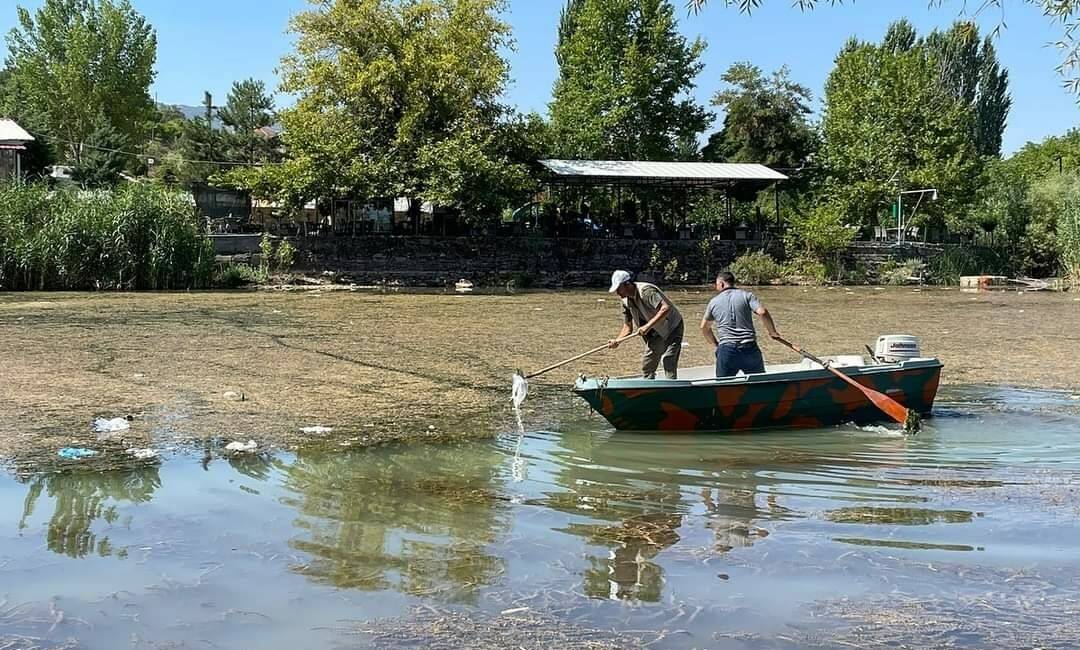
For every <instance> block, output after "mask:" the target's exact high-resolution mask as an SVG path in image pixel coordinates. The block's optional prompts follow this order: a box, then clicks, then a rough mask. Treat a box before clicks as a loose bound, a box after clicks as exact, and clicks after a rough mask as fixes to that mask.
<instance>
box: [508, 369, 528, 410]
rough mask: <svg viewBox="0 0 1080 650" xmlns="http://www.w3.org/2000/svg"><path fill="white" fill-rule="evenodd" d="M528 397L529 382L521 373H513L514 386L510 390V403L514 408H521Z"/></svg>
mask: <svg viewBox="0 0 1080 650" xmlns="http://www.w3.org/2000/svg"><path fill="white" fill-rule="evenodd" d="M528 396H529V381H528V380H527V379H525V377H523V376H522V375H521V373H518V372H516V373H514V385H513V387H512V388H511V389H510V401H511V402H513V403H514V408H521V405H522V404H524V403H525V398H526V397H528Z"/></svg>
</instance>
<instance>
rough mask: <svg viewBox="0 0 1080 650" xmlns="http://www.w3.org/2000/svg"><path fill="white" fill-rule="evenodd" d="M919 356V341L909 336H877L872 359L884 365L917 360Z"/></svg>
mask: <svg viewBox="0 0 1080 650" xmlns="http://www.w3.org/2000/svg"><path fill="white" fill-rule="evenodd" d="M920 356H921V354H920V352H919V339H918V337H915V336H912V335H910V334H886V335H884V336H879V337H878V340H877V344H876V345H875V346H874V357H876V358H877V360H878V361H883V362H885V363H899V362H901V361H907V360H908V359H917V358H919V357H920Z"/></svg>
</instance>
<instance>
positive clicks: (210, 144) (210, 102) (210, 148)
mask: <svg viewBox="0 0 1080 650" xmlns="http://www.w3.org/2000/svg"><path fill="white" fill-rule="evenodd" d="M203 103H204V104H205V105H206V128H207V129H209V137H208V138H207V152H208V154H207V156H206V157H207V160H211V161H212V160H213V159H214V97H213V96H212V95H211V94H210V91H208V90H207V91H204V93H203Z"/></svg>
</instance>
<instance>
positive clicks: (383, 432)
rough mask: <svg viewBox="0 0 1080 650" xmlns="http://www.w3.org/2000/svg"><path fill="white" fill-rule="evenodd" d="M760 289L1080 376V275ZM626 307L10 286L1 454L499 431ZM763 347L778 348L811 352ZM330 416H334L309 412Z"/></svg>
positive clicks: (827, 337) (769, 357) (804, 320)
mask: <svg viewBox="0 0 1080 650" xmlns="http://www.w3.org/2000/svg"><path fill="white" fill-rule="evenodd" d="M758 293H759V295H760V296H761V298H762V300H763V301H764V302H765V304H766V305H767V306H768V307H769V308H770V309H771V311H772V312H773V314H774V316H775V318H776V321H777V324H778V327H779V328H780V330H781V332H782V333H784V334H785V335H786V336H788V337H789V338H790V339H791V340H793V341H797V342H798V343H800V344H801V345H803V346H804V347H805V348H807V349H809V350H811V351H814V352H815V353H818V354H832V353H849V354H852V353H854V354H857V353H859V352H861V351H862V346H863V345H864V344H870V343H872V342H873V340H874V339H875V338H876V336H877V335H879V334H886V333H909V334H915V335H917V336H919V337H920V339H921V341H922V345H923V351H924V354H928V355H934V356H938V357H940V358H941V359H942V361H943V362H944V363H945V372H944V375H943V382H944V383H946V384H1007V385H1015V386H1023V387H1037V388H1055V389H1062V390H1068V391H1076V390H1078V389H1080V355H1076V354H1075V353H1073V351H1074V350H1075V349H1076V348H1077V346H1078V343H1080V298H1076V297H1075V294H1061V293H1012V292H1010V293H986V294H966V293H961V292H960V291H958V290H956V289H932V288H926V289H922V290H912V289H910V288H903V289H881V288H874V287H851V288H844V287H837V288H801V287H770V288H763V289H761V290H759V291H758ZM670 295H671V296H672V298H673V300H675V302H676V303H677V305H678V306H679V308H680V309H681V310H682V312H683V314H684V316H685V318H686V320H687V323H688V325H689V326H688V328H687V341H688V342H689V346H687V347H686V348H685V351H684V355H683V366H684V367H686V366H691V365H704V364H708V363H710V361H711V360H710V354H709V350H708V349H707V347H706V345H705V343H704V342H703V340H702V339H701V337H700V335H699V334H698V333H697V331H696V330H697V327H696V326H697V323H698V320H699V319H700V315H701V313H702V311H703V309H704V306H705V304H706V302H707V301H708V299H709V298H710V297H711V295H712V294H711V292H710V291H709V290H707V289H706V288H700V289H688V290H686V289H674V290H672V291H671V292H670ZM618 326H619V310H618V307H617V304H616V300H614V299H613V298H612V297H611V296H610V295H608V294H606V293H603V292H602V291H574V292H535V293H516V294H508V293H505V292H500V293H491V294H483V293H477V294H470V295H457V294H453V293H432V292H428V293H374V292H365V291H326V290H321V289H312V290H307V291H292V292H272V291H259V292H219V293H140V294H73V293H47V294H46V293H20V294H0V340H3V341H4V343H5V345H4V363H3V368H4V369H3V375H2V376H3V381H2V382H0V456H3V457H6V458H11V457H18V456H25V455H38V454H44V453H46V452H49V453H54V450H55V449H56V448H58V447H60V446H65V445H69V444H77V443H88V442H96V440H95V436H94V434H93V433H92V432H91V431H90V427H89V423H90V421H91V420H92V419H93V418H95V417H99V416H106V417H112V416H115V415H124V414H132V415H134V416H135V420H134V423H133V426H132V429H131V431H130V432H128V433H126V434H125V435H124V436H123V438H124V439H123V440H121V441H118V444H123V445H129V446H141V445H143V444H146V445H149V444H152V443H153V444H160V443H161V441H162V440H166V441H169V442H176V443H186V444H191V445H194V446H203V445H206V444H207V442H206V441H214V443H213V444H224V443H225V442H227V441H232V440H248V439H255V440H258V441H259V442H260V444H262V445H264V446H295V445H298V444H304V443H318V442H319V441H322V442H325V443H326V444H335V445H366V444H373V443H378V442H383V441H387V440H396V439H406V438H407V439H412V438H421V439H427V438H433V439H445V438H457V437H474V436H486V435H491V434H493V433H498V432H500V431H506V430H510V428H512V420H511V416H510V411H509V406H508V396H509V388H510V374H511V373H512V371H513V369H515V368H519V367H520V368H524V369H530V368H532V369H535V368H539V367H542V366H544V365H548V364H550V363H552V362H555V361H558V360H561V359H563V358H567V357H569V356H572V355H574V354H576V353H579V352H581V351H583V350H586V349H589V348H591V347H593V346H595V345H596V344H597V342H599V341H603V340H606V339H607V338H609V337H610V336H611V335H612V334H613V333H615V331H616V330H617V329H618ZM763 350H764V353H765V357H766V361H767V362H781V361H786V360H793V355H792V353H790V352H786V351H785V350H783V349H780V348H779V347H778V346H775V345H771V344H769V343H763ZM637 365H638V350H637V349H636V346H624V347H623V348H621V349H620V350H618V351H615V352H612V353H607V354H601V355H597V356H594V357H592V358H589V359H585V360H582V361H581V362H579V363H575V364H571V365H570V366H568V367H567V368H565V369H562V370H559V371H556V372H553V373H551V374H550V375H548V376H546V377H545V379H544V380H543V382H542V384H543V385H544V386H546V388H545V387H541V388H540V391H539V392H536V391H535V390H534V396H533V397H531V398H530V401H529V402H528V409H529V412H528V414H527V415H528V416H529V417H530V418H532V419H533V420H536V421H539V422H543V418H544V399H566V398H567V397H566V392H565V390H564V388H565V387H566V386H567V385H568V384H569V383H570V382H571V381H572V380H573V378H574V377H575V376H576V374H577V373H579V372H585V373H589V374H605V375H616V374H629V373H633V372H634V371H635V369H636V367H637ZM537 383H541V382H537ZM534 386H536V384H534ZM545 396H546V397H545ZM314 425H322V426H326V427H331V428H332V429H333V431H332V432H330V433H319V434H312V433H305V432H303V431H301V429H302V428H304V427H311V426H314Z"/></svg>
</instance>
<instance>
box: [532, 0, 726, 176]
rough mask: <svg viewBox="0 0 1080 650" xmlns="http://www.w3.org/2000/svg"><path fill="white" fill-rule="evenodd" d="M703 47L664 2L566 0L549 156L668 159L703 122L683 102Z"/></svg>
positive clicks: (696, 109) (705, 117)
mask: <svg viewBox="0 0 1080 650" xmlns="http://www.w3.org/2000/svg"><path fill="white" fill-rule="evenodd" d="M704 49H705V44H704V43H703V42H702V41H701V40H700V39H698V40H695V41H693V42H688V41H687V39H686V38H685V37H684V36H682V35H681V34H680V33H679V31H678V29H677V25H676V21H675V15H674V7H673V6H672V5H671V3H670V2H669V1H668V0H573V1H571V2H570V3H568V4H567V5H566V6H565V8H564V10H563V15H562V21H561V23H560V28H559V43H558V45H557V47H556V58H557V59H558V61H559V78H558V80H557V81H556V82H555V88H554V91H553V98H552V101H551V105H550V107H549V114H550V116H551V129H552V137H553V141H554V142H555V143H557V149H556V154H558V155H561V156H566V157H575V158H610V159H623V160H625V159H645V160H671V159H673V158H675V157H676V156H677V155H678V154H679V153H680V152H685V151H686V148H687V147H686V143H687V142H688V141H690V140H694V139H696V138H697V136H698V135H699V134H700V133H701V132H702V131H704V130H705V127H706V126H708V124H709V122H710V120H711V116H710V115H709V113H708V112H707V111H705V110H704V109H703V108H702V107H700V106H698V105H697V104H696V103H695V102H694V100H693V98H692V97H691V96H690V91H691V90H692V89H693V88H694V79H695V78H696V77H697V75H698V74H699V73H700V72H701V70H702V67H703V64H702V63H701V61H700V58H701V54H702V52H703V51H704Z"/></svg>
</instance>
